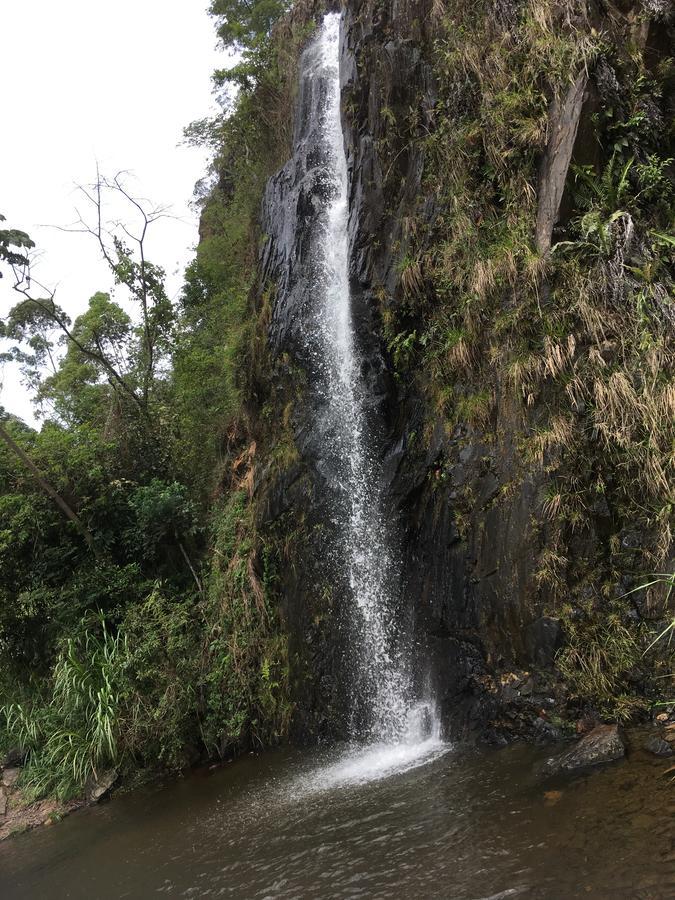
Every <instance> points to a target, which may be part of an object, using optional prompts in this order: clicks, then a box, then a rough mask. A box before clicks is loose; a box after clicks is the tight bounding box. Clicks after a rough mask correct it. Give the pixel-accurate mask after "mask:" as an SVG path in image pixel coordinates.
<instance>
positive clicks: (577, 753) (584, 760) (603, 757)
mask: <svg viewBox="0 0 675 900" xmlns="http://www.w3.org/2000/svg"><path fill="white" fill-rule="evenodd" d="M625 755H626V745H625V744H624V742H623V738H622V737H621V735H620V733H619V728H618V726H617V725H598V726H597V727H596V728H594V729H593V730H592V731H590V732H589V733H588V734H587V735H585V736H584V737H582V738H581V740H579V741H578V742H577V743H576V744H575V745H574V746H573V747H570V748H569V750H565V752H564V753H561V754H560V755H558V756H553V757H551V758H550V759H547V760H546V762H545V763H544V765H543V766H542V768H541V774H542V775H557V774H559V773H561V772H573V771H575V770H576V769H585V768H588V767H589V766H597V765H600V764H601V763H608V762H612V761H613V760H615V759H621V758H622V757H624V756H625Z"/></svg>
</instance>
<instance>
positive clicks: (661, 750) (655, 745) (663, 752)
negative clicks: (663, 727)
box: [645, 734, 673, 756]
mask: <svg viewBox="0 0 675 900" xmlns="http://www.w3.org/2000/svg"><path fill="white" fill-rule="evenodd" d="M645 750H648V751H649V753H653V754H654V756H672V755H673V748H672V747H671V746H670V744H669V743H668V741H664V739H663V738H662V737H659V735H658V734H655V735H654V736H653V737H651V738H649V740H648V741H647V742H646V743H645Z"/></svg>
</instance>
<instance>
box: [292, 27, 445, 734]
mask: <svg viewBox="0 0 675 900" xmlns="http://www.w3.org/2000/svg"><path fill="white" fill-rule="evenodd" d="M339 59H340V15H339V14H337V13H331V14H328V15H326V16H325V18H324V20H323V24H322V26H321V28H320V30H319V33H318V35H317V37H316V38H315V39H314V41H313V43H312V45H311V46H310V47H309V48H308V50H307V51H306V52H305V55H304V58H303V78H304V79H305V81H309V82H310V84H309V85H305V86H304V91H303V94H304V96H305V97H309V98H310V100H309V102H310V103H313V104H318V106H319V109H318V117H316V114H315V113H314V121H317V118H318V129H317V131H318V134H317V136H316V137H315V138H314V141H315V142H316V144H317V145H318V146H317V147H316V149H317V150H318V154H317V156H318V159H319V160H320V163H319V165H320V168H321V175H320V179H321V191H320V194H319V197H320V200H319V202H320V203H321V204H322V206H323V208H322V209H321V210H320V213H319V215H318V217H317V218H316V220H315V221H316V224H315V226H314V227H315V228H316V229H318V234H316V235H315V240H314V242H313V250H312V254H313V257H314V258H313V259H312V260H311V264H310V270H311V272H312V273H313V274H312V286H311V287H312V294H313V302H312V307H311V314H310V315H309V316H308V321H307V323H306V325H305V329H304V330H305V335H306V341H307V346H308V347H309V348H310V352H311V355H312V356H313V359H314V367H315V370H316V372H317V373H318V376H319V377H318V378H317V381H318V384H317V386H316V387H317V390H318V391H319V392H320V393H321V394H322V400H323V410H324V418H325V421H324V423H323V427H324V430H325V433H326V435H327V436H328V441H327V443H329V444H330V446H327V447H326V449H325V453H326V456H327V457H329V458H330V471H331V472H332V473H334V476H333V477H334V478H335V480H336V482H337V484H336V485H335V488H336V490H337V496H338V500H337V502H336V514H335V519H336V522H335V524H336V525H337V529H336V530H337V532H338V534H339V536H340V540H339V551H338V554H337V555H336V564H337V565H339V566H340V567H341V568H342V570H343V571H344V572H345V574H346V576H347V578H348V583H349V588H350V594H351V604H352V605H351V608H350V612H349V619H350V622H349V629H350V642H351V644H352V646H353V660H352V666H351V668H352V669H353V671H352V672H351V673H350V676H351V680H352V706H353V709H354V718H353V724H352V736H353V737H354V738H358V739H365V740H367V741H368V742H380V743H387V744H391V743H397V742H400V741H405V740H407V741H409V742H410V741H415V740H420V739H423V738H425V737H428V736H429V735H430V733H431V731H432V729H433V727H434V725H435V721H434V720H435V716H434V713H433V706H432V704H430V703H428V702H427V703H425V702H423V701H420V699H419V698H415V694H414V690H413V683H412V672H411V668H412V667H411V663H412V634H411V628H410V625H409V623H408V622H407V621H406V618H407V617H406V616H405V615H404V614H403V610H401V608H400V606H401V602H400V601H401V586H400V580H401V579H400V564H399V562H398V560H397V557H396V551H395V541H396V533H395V532H396V530H395V528H392V527H390V525H389V523H388V522H387V521H386V517H385V512H384V504H383V497H382V489H381V486H380V482H381V478H380V463H379V460H378V458H377V454H376V452H375V450H374V448H373V443H374V442H373V439H372V435H371V434H370V431H369V422H368V415H367V409H368V407H367V396H366V388H365V385H364V379H363V376H362V360H361V359H360V356H359V352H358V346H357V339H356V338H357V336H356V334H355V328H354V322H353V317H352V303H351V296H350V285H349V228H348V225H349V177H348V169H347V159H346V156H345V149H344V138H343V132H342V123H341V114H340V72H339Z"/></svg>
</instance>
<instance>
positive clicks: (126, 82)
mask: <svg viewBox="0 0 675 900" xmlns="http://www.w3.org/2000/svg"><path fill="white" fill-rule="evenodd" d="M207 2H208V0H180V2H174V3H170V2H167V0H116V2H114V3H97V2H92V0H58V2H55V0H14V2H12V0H2V4H1V6H2V9H1V11H0V84H2V85H3V116H2V125H0V213H2V214H4V215H5V216H6V218H7V222H5V223H4V226H5V227H13V228H21V229H23V230H24V231H27V232H28V233H29V234H30V235H31V237H32V238H33V240H34V241H35V243H36V245H37V249H39V250H40V251H42V255H41V256H40V259H39V262H38V264H37V265H36V266H35V267H34V269H33V275H34V277H35V278H37V279H39V280H40V281H42V282H43V283H44V284H46V285H48V286H50V287H54V286H57V294H56V300H57V302H58V303H60V305H61V306H62V307H64V308H65V309H66V311H67V312H68V313H69V315H70V316H71V317H73V318H74V316H75V315H77V314H78V313H80V312H82V311H83V310H84V309H85V308H86V304H87V300H88V299H89V297H90V296H91V295H92V294H93V293H95V292H96V291H99V290H104V291H106V290H111V289H112V279H111V276H110V273H109V271H108V269H107V268H106V266H105V265H104V264H103V263H102V262H101V260H100V258H99V254H98V249H97V247H96V245H95V243H94V241H93V239H91V238H89V237H86V236H84V235H69V234H63V233H62V232H59V231H56V230H54V229H53V228H48V227H41V226H44V225H60V226H66V225H69V224H71V223H72V222H73V221H74V217H75V214H74V207H75V203H76V200H77V198H76V192H75V190H74V185H75V184H77V183H87V182H91V181H93V179H94V177H95V167H96V161H98V163H99V166H100V168H101V171H102V173H105V174H109V175H112V174H114V173H115V172H116V171H118V170H121V169H124V170H130V171H131V172H132V173H133V177H132V178H131V179H130V180H129V186H130V187H131V188H132V192H134V193H136V194H137V195H139V196H143V197H147V198H149V199H150V200H151V201H152V202H153V203H154V204H156V205H169V206H170V207H171V211H172V213H173V215H174V216H178V217H179V221H176V220H175V219H165V220H163V221H161V222H158V223H157V224H156V225H154V226H153V229H154V233H153V234H152V235H151V240H150V245H149V253H148V255H149V258H150V259H151V260H152V261H153V262H155V263H157V264H158V265H162V266H164V268H165V269H166V271H167V274H168V276H169V279H168V286H169V292H170V295H172V296H173V295H175V293H176V292H177V291H178V288H179V286H180V280H181V279H180V276H181V274H182V270H183V269H184V267H185V265H186V263H187V262H189V260H190V258H191V256H192V252H193V250H194V245H195V243H196V239H197V222H196V217H195V215H194V213H192V212H191V211H190V210H189V208H188V203H189V201H190V199H191V197H192V190H193V187H194V184H195V182H196V181H197V180H198V179H199V178H201V177H202V176H203V175H204V174H205V171H206V163H207V156H206V154H205V153H204V152H203V151H201V150H198V149H195V148H189V147H185V146H178V144H179V143H180V142H181V141H182V132H183V128H184V126H185V125H187V124H188V123H189V122H191V121H192V120H194V119H198V118H202V117H204V116H206V115H209V114H211V113H213V112H214V111H215V104H214V101H213V97H212V94H211V82H210V76H211V73H212V72H213V70H214V69H215V68H217V67H219V66H220V67H222V66H223V65H224V64H225V57H224V54H222V53H218V52H217V50H216V34H215V27H214V26H215V23H214V22H213V21H212V20H211V19H210V17H209V16H208V15H207V13H206V6H207ZM10 283H11V273H7V272H5V277H4V278H3V279H2V280H0V315H5V314H6V313H7V311H8V309H9V307H10V305H13V304H14V303H15V302H16V300H17V299H18V295H16V294H15V293H14V292H12V291H11V290H10ZM0 380H1V381H2V389H1V390H0V405H3V406H4V407H5V408H6V409H8V410H10V411H12V412H14V413H16V414H18V415H20V416H22V418H24V419H25V420H26V421H29V422H34V419H33V408H32V404H31V403H30V399H29V397H28V395H27V393H26V391H25V390H24V389H23V388H22V387H21V385H20V381H19V373H18V371H16V370H15V368H14V366H13V365H5V366H4V368H3V369H2V371H0Z"/></svg>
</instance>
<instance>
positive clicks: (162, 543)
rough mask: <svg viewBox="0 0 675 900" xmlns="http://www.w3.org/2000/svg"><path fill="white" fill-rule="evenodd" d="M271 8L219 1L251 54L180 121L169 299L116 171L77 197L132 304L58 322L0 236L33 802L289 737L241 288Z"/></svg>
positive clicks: (11, 666)
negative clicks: (190, 183) (19, 381)
mask: <svg viewBox="0 0 675 900" xmlns="http://www.w3.org/2000/svg"><path fill="white" fill-rule="evenodd" d="M225 7H227V9H226V8H225ZM230 7H232V8H234V7H241V8H240V9H239V10H238V12H237V10H235V12H236V14H237V16H239V18H238V19H237V21H238V22H239V24H238V25H237V27H236V28H234V26H233V24H232V23H233V22H234V21H235V20H234V19H233V18H232V15H231V13H232V9H231V8H230ZM244 7H245V8H244ZM282 8H283V7H282V4H278V3H271V4H270V3H259V4H254V5H253V8H252V9H250V8H249V5H248V4H247V5H241V4H229V5H228V4H220V3H214V5H213V13H214V15H216V16H222V15H223V14H225V13H227V14H228V19H227V22H228V23H229V25H228V26H227V27H225V26H223V27H221V36H222V37H223V40H224V42H225V43H226V44H228V43H233V42H234V43H236V44H237V45H238V46H240V47H244V48H245V49H246V53H245V57H244V59H243V60H242V62H241V63H240V65H239V66H237V67H235V69H234V71H233V73H232V75H231V78H230V80H233V81H235V82H237V83H238V85H239V93H238V96H237V99H236V101H235V103H234V105H233V106H232V105H231V107H230V108H228V114H227V115H225V114H223V115H222V116H221V117H219V118H217V119H215V120H213V121H210V122H202V123H195V124H194V125H193V126H191V127H190V129H188V135H189V137H190V139H192V140H199V141H208V142H209V143H210V145H211V146H212V148H213V150H214V163H213V175H214V179H215V183H214V184H213V185H212V186H211V187H210V188H209V190H208V191H207V194H206V198H205V200H204V201H203V210H202V219H201V227H200V238H201V240H200V244H199V248H198V252H197V256H196V258H195V260H194V262H193V263H192V264H191V265H190V266H189V268H188V270H187V272H186V276H185V285H184V289H183V292H182V295H181V297H180V300H179V302H178V303H177V304H172V303H171V302H170V301H169V300H168V298H167V295H166V292H165V289H164V273H163V271H162V270H161V268H159V267H157V266H155V265H153V264H152V263H151V262H150V261H149V260H148V259H147V258H146V255H145V236H146V233H147V230H148V229H149V228H151V227H152V223H153V222H154V221H155V220H156V218H158V217H159V216H160V215H161V214H162V211H161V210H154V209H150V208H148V207H147V205H145V204H144V203H143V202H142V201H138V200H137V199H136V198H134V197H132V196H131V195H130V194H129V193H128V191H127V189H126V186H125V184H124V182H123V179H122V178H121V177H120V176H116V177H115V178H111V179H107V178H105V177H103V176H101V175H99V176H98V178H97V181H96V183H95V184H94V185H92V186H87V187H86V188H83V190H82V193H83V194H84V197H85V199H86V200H87V201H90V203H91V210H92V211H93V217H92V220H91V222H87V221H83V222H82V223H81V224H82V226H83V227H82V230H85V231H88V232H89V233H90V234H91V236H92V237H93V238H94V239H95V241H96V242H97V243H98V247H99V251H100V252H101V253H102V255H103V257H104V259H105V260H106V261H107V263H108V265H109V267H110V270H111V274H112V276H113V279H114V281H115V284H116V286H117V290H116V296H117V293H123V294H124V295H125V296H126V300H127V302H126V303H125V304H124V308H123V307H122V306H121V305H120V303H119V302H118V301H117V300H116V299H113V298H112V297H111V296H110V295H109V294H107V293H97V294H95V295H94V296H93V297H92V298H91V300H90V301H89V306H88V309H87V311H86V312H85V313H83V314H82V315H81V316H79V317H78V318H77V319H76V320H75V321H74V322H71V320H70V318H69V317H68V315H67V314H66V312H65V311H64V310H63V309H62V308H61V307H59V306H58V305H57V304H56V303H55V300H54V297H53V295H51V294H50V293H49V292H46V293H45V292H44V291H42V292H40V291H37V292H36V291H35V290H34V288H35V285H33V284H31V281H30V271H29V259H28V252H29V250H30V249H31V248H32V246H33V245H32V242H31V240H30V238H29V237H28V235H26V234H24V233H23V232H20V231H18V230H14V229H12V230H10V229H7V230H3V231H1V232H0V241H1V243H0V249H1V251H2V256H1V257H0V262H4V263H5V264H6V269H7V270H9V271H10V272H11V274H12V276H13V278H14V281H15V282H16V287H17V290H18V291H19V295H20V300H19V302H18V303H17V304H16V305H15V306H14V308H13V309H12V310H10V311H9V313H8V315H7V316H6V317H5V319H4V320H3V323H2V336H3V337H5V338H6V339H7V341H6V342H5V343H6V346H7V347H8V350H7V351H6V354H5V358H7V359H10V360H12V361H14V362H17V363H18V364H19V365H20V366H21V367H22V371H23V373H24V376H25V379H26V381H27V383H29V384H30V385H31V386H32V387H33V389H34V391H35V397H36V401H37V402H38V404H39V406H40V407H41V409H42V411H43V415H45V421H44V424H43V425H42V427H41V429H40V430H39V431H35V430H33V429H31V428H28V427H27V426H25V425H24V424H23V423H22V422H21V421H19V420H17V419H16V418H14V417H12V416H10V415H7V414H2V416H1V420H0V428H1V429H2V430H1V431H0V437H3V440H2V441H0V751H2V749H3V748H4V749H7V748H8V747H9V746H14V745H19V746H22V747H23V748H24V750H26V751H27V752H28V754H29V756H28V763H27V766H26V768H25V770H24V775H23V781H24V785H25V787H26V788H27V789H28V790H29V791H31V792H32V794H33V795H35V796H40V795H43V794H46V793H56V794H58V795H60V796H66V795H69V794H72V793H73V792H77V791H79V790H80V789H81V788H82V786H83V784H84V782H85V781H86V779H87V778H89V777H90V776H93V775H95V774H98V773H100V772H101V771H102V770H103V769H105V768H109V767H111V766H120V765H128V766H134V767H137V766H139V765H141V766H150V767H155V766H158V765H161V766H166V767H170V768H176V767H181V766H183V765H185V764H187V763H189V762H191V761H194V760H195V759H198V758H199V757H200V756H206V755H208V756H211V757H212V756H214V755H227V754H231V753H233V752H237V751H238V750H240V749H242V748H244V747H247V746H262V745H269V744H270V743H272V742H274V741H275V740H278V739H279V737H281V736H282V735H283V734H284V733H285V731H286V729H287V728H288V720H289V713H290V709H289V704H288V700H287V688H286V682H287V659H286V656H287V651H286V641H285V637H284V635H283V632H282V629H281V628H280V623H279V619H278V604H276V603H274V602H273V596H274V590H275V587H274V585H275V576H274V565H275V562H274V560H275V554H274V549H273V548H272V547H269V546H267V545H266V544H265V541H264V540H263V539H262V538H261V536H260V535H259V534H258V532H257V530H256V526H255V508H254V505H253V504H252V502H251V499H250V496H251V471H252V464H253V456H254V452H255V445H254V444H253V445H252V449H251V444H252V440H251V437H250V436H249V435H248V426H247V421H248V413H247V405H246V403H245V402H244V398H246V397H250V394H251V390H250V385H249V382H250V379H251V377H253V376H252V374H251V373H252V372H253V370H254V369H255V359H254V358H253V357H255V356H256V355H258V356H259V355H260V354H261V353H263V352H264V351H263V350H262V349H256V348H260V347H261V344H260V340H259V337H258V335H257V332H256V328H257V318H256V315H255V314H251V309H250V299H249V294H250V291H251V287H252V284H253V281H254V276H255V263H256V256H257V252H256V247H257V235H256V227H257V225H256V222H257V213H258V209H259V203H260V197H261V193H262V188H263V185H264V183H265V180H266V178H267V177H268V176H269V175H270V174H271V172H272V171H273V170H274V168H275V167H276V166H277V165H278V164H279V163H280V161H281V159H282V157H283V154H284V153H285V152H287V148H288V140H289V118H290V117H289V116H288V110H289V109H290V105H291V102H292V100H291V94H292V90H293V88H291V87H290V85H291V84H292V83H294V80H295V79H294V68H293V67H294V65H295V58H296V55H297V54H296V51H295V49H294V48H295V46H297V41H299V40H301V37H300V36H299V35H300V31H301V29H299V30H298V36H297V37H294V34H293V32H292V31H291V30H289V29H288V28H287V29H286V30H285V31H284V32H283V37H284V39H283V40H279V38H275V37H274V36H273V35H272V33H271V27H272V24H273V22H274V20H275V19H276V18H277V17H278V15H279V13H280V12H281V10H282ZM223 28H224V30H223ZM305 33H306V32H305ZM289 37H291V38H292V40H290V41H289V40H288V38H289ZM294 42H295V43H294ZM218 77H219V79H220V80H221V81H222V80H223V75H222V73H220V75H219V76H218ZM110 192H113V193H115V195H116V197H117V200H119V199H120V195H121V197H122V199H123V200H124V201H126V202H127V203H128V204H130V207H129V209H130V215H131V216H132V218H131V219H130V221H129V222H126V223H124V224H125V227H124V228H123V229H120V228H119V227H116V226H115V225H114V224H113V225H111V226H110V227H109V228H108V227H107V226H106V225H105V222H106V216H105V209H106V202H107V197H108V195H109V194H110ZM99 213H102V215H99ZM139 215H140V219H139ZM139 221H140V225H139V224H138V222H139ZM101 223H103V225H102V224H101ZM130 309H132V310H133V311H132V312H131V313H130V312H127V310H130ZM264 315H265V314H264V313H263V316H264ZM263 343H264V342H263ZM258 363H259V360H258ZM247 448H249V449H248V450H247Z"/></svg>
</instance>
